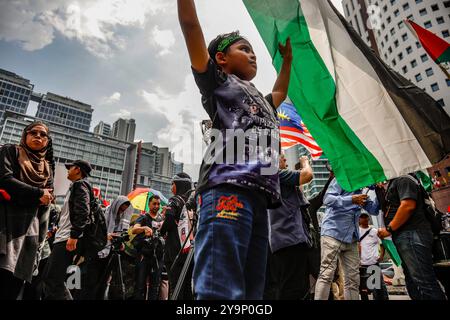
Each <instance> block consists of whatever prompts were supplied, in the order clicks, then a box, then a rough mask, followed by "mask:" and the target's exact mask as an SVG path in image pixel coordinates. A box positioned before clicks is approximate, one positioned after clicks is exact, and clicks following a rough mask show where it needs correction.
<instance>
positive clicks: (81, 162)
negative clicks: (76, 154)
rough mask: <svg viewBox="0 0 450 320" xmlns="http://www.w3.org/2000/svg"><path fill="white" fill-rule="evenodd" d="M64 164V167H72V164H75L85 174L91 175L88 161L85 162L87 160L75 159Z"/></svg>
mask: <svg viewBox="0 0 450 320" xmlns="http://www.w3.org/2000/svg"><path fill="white" fill-rule="evenodd" d="M65 166H66V169H69V168H70V167H73V166H77V167H78V168H80V170H81V171H82V172H83V173H84V174H85V175H86V176H90V175H91V171H92V167H91V165H90V164H89V162H87V161H84V160H75V161H74V162H70V163H66V164H65Z"/></svg>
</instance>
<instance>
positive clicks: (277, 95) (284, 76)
mask: <svg viewBox="0 0 450 320" xmlns="http://www.w3.org/2000/svg"><path fill="white" fill-rule="evenodd" d="M278 48H279V50H280V53H281V56H282V57H283V64H282V65H281V69H280V73H279V74H278V78H277V80H276V81H275V84H274V86H273V89H272V98H273V104H274V106H275V109H276V108H278V106H279V105H280V104H281V103H282V102H283V101H284V100H286V97H287V93H288V88H289V79H290V78H291V65H292V47H291V39H290V38H288V39H287V40H286V45H285V46H283V45H282V44H281V43H280V44H279V45H278Z"/></svg>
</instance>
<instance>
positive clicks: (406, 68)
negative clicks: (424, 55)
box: [402, 66, 408, 74]
mask: <svg viewBox="0 0 450 320" xmlns="http://www.w3.org/2000/svg"><path fill="white" fill-rule="evenodd" d="M402 71H403V74H406V73H407V72H408V67H407V66H404V67H403V68H402Z"/></svg>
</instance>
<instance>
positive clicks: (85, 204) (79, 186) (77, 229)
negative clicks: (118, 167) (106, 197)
mask: <svg viewBox="0 0 450 320" xmlns="http://www.w3.org/2000/svg"><path fill="white" fill-rule="evenodd" d="M91 192H92V191H91V186H90V184H89V182H88V181H87V180H86V179H81V180H78V181H75V182H74V183H73V184H72V186H71V191H70V197H69V215H70V224H71V225H72V228H71V230H70V237H71V238H72V239H78V238H79V237H80V236H81V235H82V233H83V231H84V228H85V227H86V224H87V223H88V222H89V213H90V211H91V206H90V202H91Z"/></svg>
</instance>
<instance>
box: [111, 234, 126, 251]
mask: <svg viewBox="0 0 450 320" xmlns="http://www.w3.org/2000/svg"><path fill="white" fill-rule="evenodd" d="M128 240H130V235H129V234H128V232H127V231H122V232H121V233H120V234H119V235H113V236H112V239H111V249H112V250H120V248H121V247H122V244H124V243H125V242H127V241H128Z"/></svg>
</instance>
